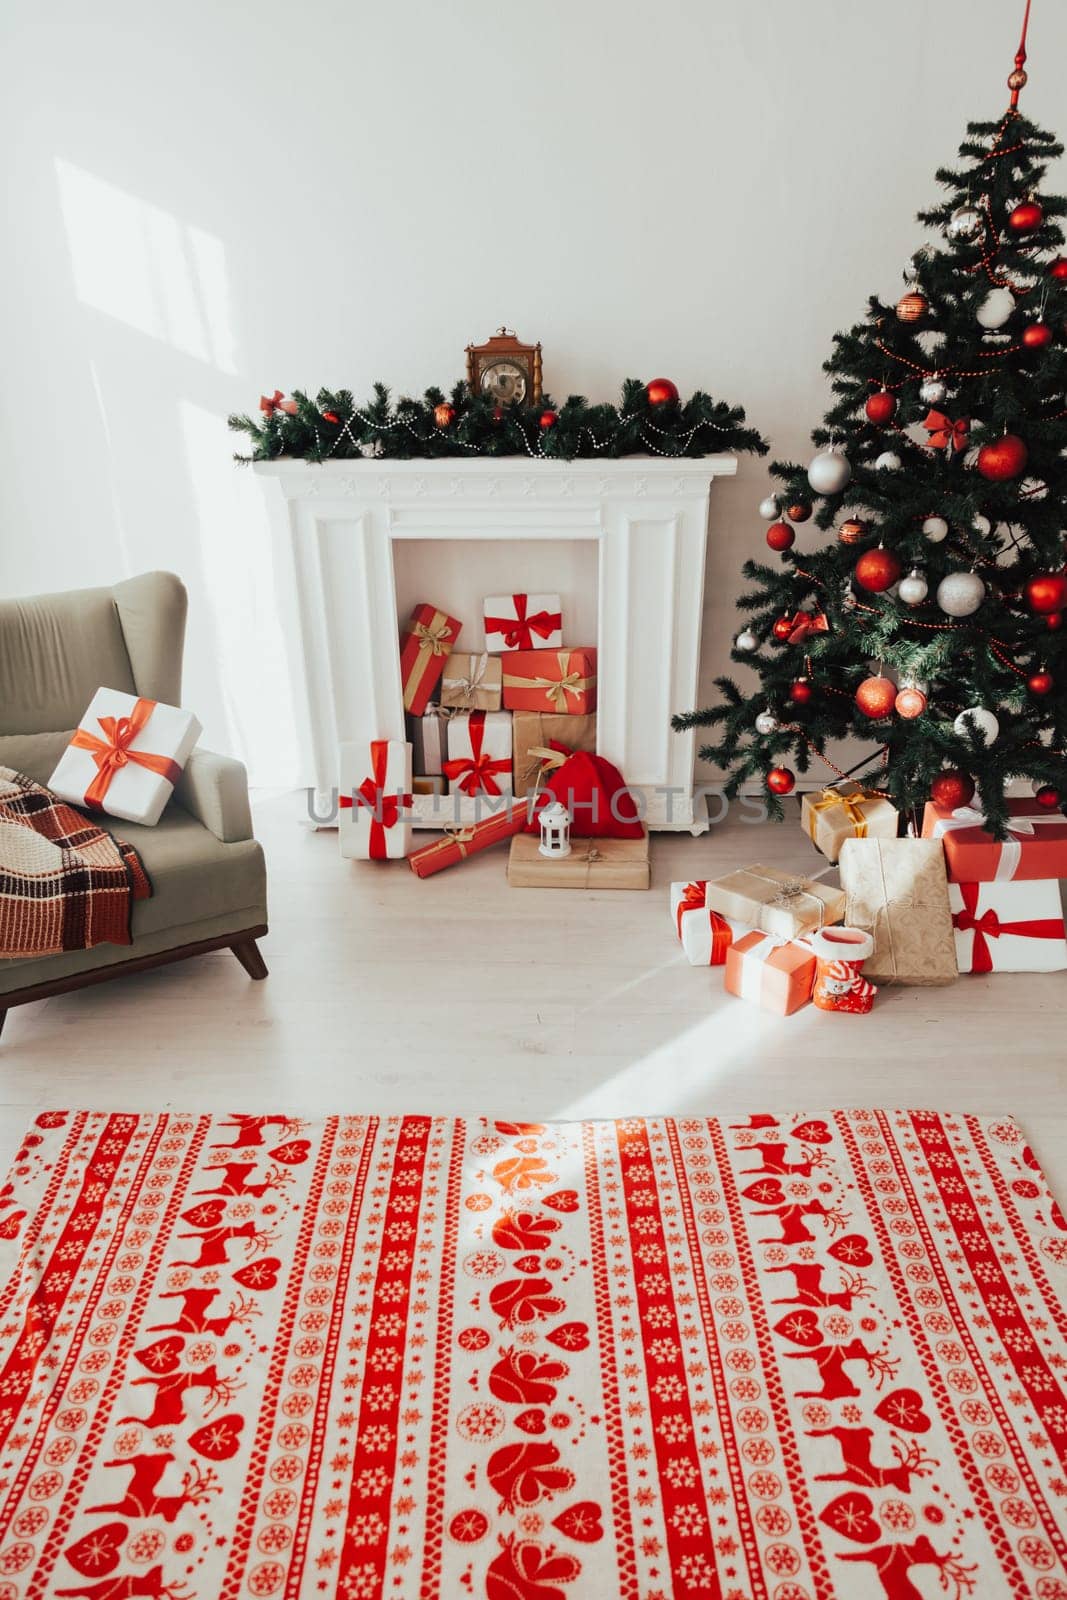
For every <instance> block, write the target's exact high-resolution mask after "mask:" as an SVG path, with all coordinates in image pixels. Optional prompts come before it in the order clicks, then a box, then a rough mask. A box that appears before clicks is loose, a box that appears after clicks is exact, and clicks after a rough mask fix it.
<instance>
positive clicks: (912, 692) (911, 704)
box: [893, 687, 926, 722]
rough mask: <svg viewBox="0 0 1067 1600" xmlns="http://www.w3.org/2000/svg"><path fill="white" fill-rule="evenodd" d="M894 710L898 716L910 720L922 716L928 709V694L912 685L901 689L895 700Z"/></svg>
mask: <svg viewBox="0 0 1067 1600" xmlns="http://www.w3.org/2000/svg"><path fill="white" fill-rule="evenodd" d="M893 710H894V711H895V712H896V714H897V716H898V717H903V718H904V719H905V721H906V722H910V721H911V720H912V718H913V717H921V716H922V714H923V712H924V711H925V710H926V696H925V695H924V694H923V692H922V690H921V689H915V688H912V687H909V688H907V689H901V691H900V693H899V694H898V695H897V697H896V699H895V700H894V701H893Z"/></svg>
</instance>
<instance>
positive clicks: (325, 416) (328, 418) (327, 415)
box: [322, 411, 341, 427]
mask: <svg viewBox="0 0 1067 1600" xmlns="http://www.w3.org/2000/svg"><path fill="white" fill-rule="evenodd" d="M322 420H323V422H332V423H333V424H334V426H335V427H336V426H337V424H338V423H339V422H340V420H341V419H340V417H339V416H338V415H337V412H336V411H324V412H323V413H322Z"/></svg>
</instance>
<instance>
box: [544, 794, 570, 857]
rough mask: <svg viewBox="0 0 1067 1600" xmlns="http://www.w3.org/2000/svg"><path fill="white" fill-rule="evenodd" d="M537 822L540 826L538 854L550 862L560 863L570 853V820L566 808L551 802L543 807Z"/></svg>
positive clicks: (556, 802) (554, 801)
mask: <svg viewBox="0 0 1067 1600" xmlns="http://www.w3.org/2000/svg"><path fill="white" fill-rule="evenodd" d="M537 820H538V822H539V823H540V824H541V843H540V845H539V847H538V851H539V854H540V855H543V856H548V858H549V860H551V861H562V860H563V858H564V856H569V855H570V853H571V819H570V813H569V812H568V810H567V808H566V806H561V805H560V803H559V801H558V800H553V802H552V804H551V805H550V806H546V807H545V809H544V810H543V811H542V812H541V814H540V816H539V817H538V819H537Z"/></svg>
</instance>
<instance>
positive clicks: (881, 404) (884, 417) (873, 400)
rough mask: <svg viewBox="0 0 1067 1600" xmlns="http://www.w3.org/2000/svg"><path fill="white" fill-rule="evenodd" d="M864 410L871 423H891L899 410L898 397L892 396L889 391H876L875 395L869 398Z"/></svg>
mask: <svg viewBox="0 0 1067 1600" xmlns="http://www.w3.org/2000/svg"><path fill="white" fill-rule="evenodd" d="M863 409H864V411H866V413H867V417H868V420H869V421H871V422H877V423H883V422H891V421H892V420H893V417H894V415H895V413H896V409H897V397H896V395H894V394H890V393H889V390H888V389H876V390H875V392H874V394H871V395H868V396H867V404H866V405H865V406H864V408H863Z"/></svg>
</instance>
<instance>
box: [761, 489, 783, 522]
mask: <svg viewBox="0 0 1067 1600" xmlns="http://www.w3.org/2000/svg"><path fill="white" fill-rule="evenodd" d="M780 510H781V505H780V504H779V501H778V497H777V496H776V495H773V494H769V495H768V496H767V498H766V500H761V501H760V503H759V514H760V516H761V517H762V518H763V519H764V521H765V522H773V521H774V520H775V518H776V517H777V515H778V513H779V511H780Z"/></svg>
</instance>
